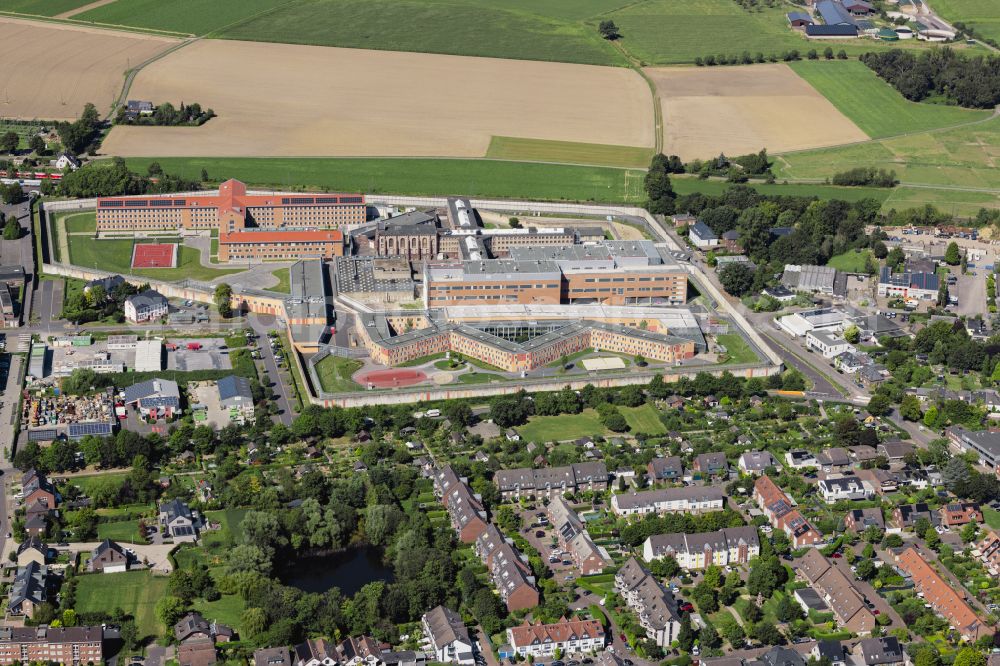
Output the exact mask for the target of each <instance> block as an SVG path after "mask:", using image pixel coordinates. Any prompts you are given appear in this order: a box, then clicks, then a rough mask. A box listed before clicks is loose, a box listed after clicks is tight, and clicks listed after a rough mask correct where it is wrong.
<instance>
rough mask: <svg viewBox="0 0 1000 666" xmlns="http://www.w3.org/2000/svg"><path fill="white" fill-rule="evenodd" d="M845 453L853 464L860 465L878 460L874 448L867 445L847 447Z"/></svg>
mask: <svg viewBox="0 0 1000 666" xmlns="http://www.w3.org/2000/svg"><path fill="white" fill-rule="evenodd" d="M847 451H848V453H849V454H850V456H851V460H853V461H854V463H855V464H856V465H857V464H860V463H864V462H869V461H871V460H875V459H876V458H878V451H877V450H876V449H875V447H874V446H868V445H867V444H858V445H857V446H849V447H847Z"/></svg>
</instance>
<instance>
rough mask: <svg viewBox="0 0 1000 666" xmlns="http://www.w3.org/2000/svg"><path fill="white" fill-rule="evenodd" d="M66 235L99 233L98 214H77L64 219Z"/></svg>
mask: <svg viewBox="0 0 1000 666" xmlns="http://www.w3.org/2000/svg"><path fill="white" fill-rule="evenodd" d="M62 220H63V224H64V225H65V227H66V233H70V234H74V233H90V234H93V233H97V213H95V212H90V213H76V214H73V215H67V216H65V217H63V218H62Z"/></svg>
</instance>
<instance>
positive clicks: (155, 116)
mask: <svg viewBox="0 0 1000 666" xmlns="http://www.w3.org/2000/svg"><path fill="white" fill-rule="evenodd" d="M127 111H128V109H127V107H124V106H120V107H118V113H117V115H116V116H115V124H116V125H166V126H178V125H194V126H198V125H204V124H205V123H206V122H208V121H209V120H211V119H212V118H214V117H215V111H213V110H212V109H204V110H203V109H202V108H201V104H198V103H197V102H195V103H194V104H188V105H185V104H184V102H181V107H180V108H179V109H178V108H175V107H174V105H173V104H171V103H170V102H164V103H163V104H160V105H158V106H157V107H156V108H155V109H153V113H152V115H138V116H129V115H128V113H127Z"/></svg>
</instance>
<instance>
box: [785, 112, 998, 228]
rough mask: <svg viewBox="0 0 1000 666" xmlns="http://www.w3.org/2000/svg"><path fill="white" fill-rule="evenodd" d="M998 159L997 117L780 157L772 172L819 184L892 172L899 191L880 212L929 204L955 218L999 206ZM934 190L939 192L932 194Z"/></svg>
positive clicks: (896, 190) (892, 191)
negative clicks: (848, 173) (851, 173)
mask: <svg viewBox="0 0 1000 666" xmlns="http://www.w3.org/2000/svg"><path fill="white" fill-rule="evenodd" d="M998 158H1000V118H994V119H991V120H988V121H986V122H982V123H978V124H974V125H967V126H964V127H957V128H952V129H944V130H937V131H931V132H923V133H919V134H912V135H908V136H903V137H895V138H888V139H881V140H876V141H869V142H866V143H861V144H856V145H852V146H843V147H840V148H827V149H822V150H811V151H803V152H799V153H789V154H785V155H779V156H777V157H776V161H775V166H774V170H775V172H776V174H777V176H778V178H819V179H822V178H828V177H830V176H832V175H833V174H834V173H837V172H838V171H844V170H847V169H851V168H854V167H858V166H872V167H876V168H882V169H887V170H888V169H891V170H894V171H895V172H896V175H897V177H898V178H899V180H900V181H901V182H902V184H903V186H902V187H896V188H894V189H893V190H891V193H890V194H889V197H888V199H886V201H885V202H884V204H883V206H884V207H886V208H890V207H891V208H896V209H899V210H902V209H904V208H911V207H913V206H915V205H923V203H932V204H934V205H936V206H939V207H940V208H942V209H943V210H948V211H954V212H955V214H956V215H973V214H975V211H976V210H978V209H979V208H980V207H982V206H986V207H993V208H996V207H1000V172H998V170H997V169H996V161H997V159H998ZM908 185H909V186H911V187H907V186H908ZM913 186H920V187H913ZM935 186H940V187H941V188H942V189H937V190H935V189H933V188H934V187H935ZM928 187H929V188H930V189H928ZM948 188H969V190H970V191H962V190H961V189H951V190H949V189H948ZM988 190H992V191H988Z"/></svg>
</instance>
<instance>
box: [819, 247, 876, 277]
mask: <svg viewBox="0 0 1000 666" xmlns="http://www.w3.org/2000/svg"><path fill="white" fill-rule="evenodd" d="M870 256H872V253H871V250H865V251H864V252H857V251H855V250H848V251H847V252H844V253H843V254H837V255H834V256H832V257H830V261H828V262H826V264H827V266H832V267H833V268H836V269H837V270H838V271H844V272H845V273H864V272H865V269H866V268H867V266H868V257H870Z"/></svg>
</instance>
